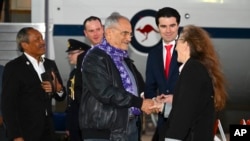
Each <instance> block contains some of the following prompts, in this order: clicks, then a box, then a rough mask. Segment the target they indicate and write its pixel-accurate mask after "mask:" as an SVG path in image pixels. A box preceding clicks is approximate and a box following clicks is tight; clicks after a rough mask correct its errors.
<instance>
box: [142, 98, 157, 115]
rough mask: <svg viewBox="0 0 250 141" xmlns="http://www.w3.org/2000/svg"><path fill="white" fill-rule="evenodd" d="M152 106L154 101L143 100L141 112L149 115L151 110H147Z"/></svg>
mask: <svg viewBox="0 0 250 141" xmlns="http://www.w3.org/2000/svg"><path fill="white" fill-rule="evenodd" d="M153 105H154V101H153V100H152V99H143V103H142V107H141V110H142V111H143V112H145V113H146V114H151V113H152V109H149V108H150V107H152V106H153Z"/></svg>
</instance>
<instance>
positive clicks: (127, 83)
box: [96, 39, 140, 115]
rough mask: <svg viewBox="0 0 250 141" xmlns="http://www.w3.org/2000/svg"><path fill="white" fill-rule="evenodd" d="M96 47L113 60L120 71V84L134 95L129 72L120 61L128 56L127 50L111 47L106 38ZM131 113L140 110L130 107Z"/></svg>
mask: <svg viewBox="0 0 250 141" xmlns="http://www.w3.org/2000/svg"><path fill="white" fill-rule="evenodd" d="M96 47H97V48H99V49H101V50H103V51H105V52H106V53H107V54H108V55H109V56H110V57H111V58H112V60H113V61H114V63H115V65H116V68H117V69H118V70H119V72H120V76H121V78H122V84H123V87H124V88H125V90H126V91H127V92H129V93H132V94H133V95H136V94H135V92H134V90H133V84H132V81H131V79H130V77H129V74H128V72H127V70H126V69H125V67H124V66H123V64H122V62H123V61H124V58H128V52H127V51H124V50H121V49H118V48H115V47H112V46H111V45H110V44H109V43H108V42H107V40H106V39H103V41H102V43H100V44H99V45H98V46H96ZM132 113H133V114H135V115H138V114H140V110H139V109H138V108H134V107H132Z"/></svg>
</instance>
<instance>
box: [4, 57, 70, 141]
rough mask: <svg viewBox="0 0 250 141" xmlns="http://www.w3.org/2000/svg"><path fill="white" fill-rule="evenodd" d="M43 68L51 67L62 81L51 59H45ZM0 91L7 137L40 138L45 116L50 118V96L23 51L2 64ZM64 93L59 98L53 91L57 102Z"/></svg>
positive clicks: (47, 69) (63, 97) (48, 69)
mask: <svg viewBox="0 0 250 141" xmlns="http://www.w3.org/2000/svg"><path fill="white" fill-rule="evenodd" d="M44 68H45V70H46V71H50V70H51V69H53V70H54V72H56V73H55V74H56V76H57V78H58V81H59V82H60V83H61V84H63V83H62V79H61V77H60V74H59V72H58V69H57V66H56V64H55V62H54V61H52V60H49V59H46V58H45V61H44ZM2 90H3V91H2V112H3V119H4V121H5V123H6V128H7V133H8V136H9V138H10V139H12V138H16V137H24V140H27V141H30V140H34V141H35V140H37V141H38V140H40V138H41V136H42V135H41V134H42V133H43V130H44V127H45V118H51V119H52V105H51V97H48V95H47V94H46V93H45V91H44V90H43V89H42V87H41V80H40V79H39V76H38V74H37V72H36V70H35V69H34V67H33V65H32V64H31V62H30V61H29V60H28V58H27V57H26V56H25V55H24V54H23V55H21V56H19V57H18V58H16V59H14V60H12V61H10V62H8V63H7V64H6V65H5V68H4V72H3V88H2ZM64 92H65V89H64ZM65 96H66V94H65V93H64V94H63V96H61V97H60V96H59V95H58V94H57V93H56V92H55V93H54V94H53V97H54V98H55V99H56V100H58V101H62V100H64V99H65ZM45 111H47V113H48V116H47V117H46V116H45V115H46V112H45ZM52 130H53V129H52Z"/></svg>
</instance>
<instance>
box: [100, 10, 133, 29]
mask: <svg viewBox="0 0 250 141" xmlns="http://www.w3.org/2000/svg"><path fill="white" fill-rule="evenodd" d="M119 19H127V20H128V21H129V19H128V18H127V17H125V16H122V15H120V13H118V12H113V13H111V15H110V16H108V17H107V19H106V20H105V24H104V29H107V28H111V27H114V26H116V25H117V24H118V23H119Z"/></svg>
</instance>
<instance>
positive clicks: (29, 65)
mask: <svg viewBox="0 0 250 141" xmlns="http://www.w3.org/2000/svg"><path fill="white" fill-rule="evenodd" d="M21 58H22V60H23V63H24V64H25V66H26V67H27V68H28V70H29V73H28V74H31V75H32V76H37V77H36V78H37V79H38V80H39V81H40V78H39V76H38V74H37V72H36V70H35V68H34V67H33V65H32V63H31V62H30V60H29V59H28V58H27V57H26V56H25V55H24V54H23V55H22V56H21Z"/></svg>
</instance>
